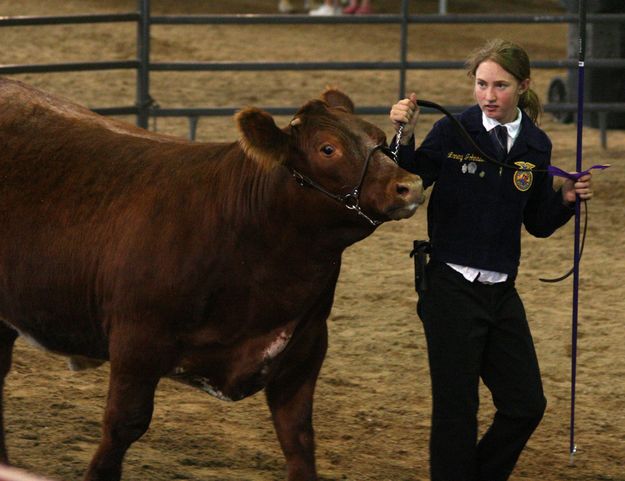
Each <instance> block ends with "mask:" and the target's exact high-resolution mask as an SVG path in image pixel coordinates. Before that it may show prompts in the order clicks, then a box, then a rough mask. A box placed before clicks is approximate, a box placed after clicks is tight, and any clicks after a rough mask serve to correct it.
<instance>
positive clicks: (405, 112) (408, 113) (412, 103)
mask: <svg viewBox="0 0 625 481" xmlns="http://www.w3.org/2000/svg"><path fill="white" fill-rule="evenodd" d="M389 117H390V119H391V122H393V126H394V127H395V130H396V131H399V126H400V125H401V124H404V130H403V132H402V137H401V142H400V143H401V144H403V145H406V144H408V142H409V141H410V139H411V137H412V136H413V135H414V129H415V126H416V125H417V120H418V118H419V106H418V105H417V95H416V94H415V93H414V92H413V93H411V94H410V96H409V97H408V98H406V99H403V100H400V101H399V102H397V103H396V104H395V105H393V106H392V107H391V113H390V115H389Z"/></svg>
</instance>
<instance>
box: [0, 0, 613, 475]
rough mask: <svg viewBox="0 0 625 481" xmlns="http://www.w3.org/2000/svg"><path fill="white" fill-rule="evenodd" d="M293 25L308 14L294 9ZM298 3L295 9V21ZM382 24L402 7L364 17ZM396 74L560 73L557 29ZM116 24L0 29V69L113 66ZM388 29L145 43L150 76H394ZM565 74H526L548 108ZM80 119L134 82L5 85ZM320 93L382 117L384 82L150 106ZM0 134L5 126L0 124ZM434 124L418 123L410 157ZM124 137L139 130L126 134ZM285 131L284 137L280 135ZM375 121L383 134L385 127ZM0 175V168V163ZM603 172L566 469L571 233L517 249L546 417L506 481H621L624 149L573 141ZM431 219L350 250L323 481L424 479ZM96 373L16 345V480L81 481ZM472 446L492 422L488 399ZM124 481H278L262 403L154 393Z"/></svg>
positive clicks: (452, 46) (381, 7)
mask: <svg viewBox="0 0 625 481" xmlns="http://www.w3.org/2000/svg"><path fill="white" fill-rule="evenodd" d="M292 1H293V2H294V3H295V4H299V5H301V4H302V3H303V0H301V1H300V0H292ZM298 2H299V3H298ZM373 3H374V5H375V6H376V8H377V9H378V11H380V12H383V13H393V12H397V11H398V6H399V1H398V0H388V1H386V2H383V1H382V0H379V1H378V0H374V2H373ZM276 5H277V0H255V1H252V0H210V1H200V0H186V1H184V2H176V1H174V0H155V1H154V2H153V13H156V14H163V13H180V14H183V13H188V14H191V13H236V12H241V13H254V12H257V13H271V12H274V11H275V9H276ZM449 6H450V10H451V11H452V12H460V11H464V12H472V13H483V12H499V13H504V12H505V13H509V12H522V13H523V12H525V13H545V12H561V11H562V9H561V7H560V2H559V1H557V0H544V1H538V0H533V1H525V2H516V1H511V0H502V1H496V0H487V1H478V0H474V1H469V0H453V1H451V2H449ZM134 8H135V2H134V1H133V0H106V1H104V0H101V1H96V0H21V1H19V2H14V1H9V0H0V16H4V15H38V14H45V15H52V14H65V13H67V14H70V13H88V12H98V13H103V12H126V11H131V10H133V9H134ZM436 8H437V2H436V1H435V0H428V1H425V0H415V1H414V2H412V6H411V12H414V13H434V12H436ZM409 35H410V37H409V38H410V49H409V58H410V59H415V60H416V59H450V60H460V59H462V58H464V56H465V55H466V53H467V52H468V51H469V50H470V49H473V48H474V47H476V46H478V45H480V44H481V43H482V42H483V41H484V39H486V38H490V37H494V36H500V37H505V38H509V39H511V40H514V41H517V42H520V43H521V44H523V45H524V46H525V47H526V48H527V50H528V51H529V53H530V55H531V56H532V58H533V59H536V60H539V59H545V60H546V59H557V58H564V57H565V56H566V36H567V26H566V25H548V24H547V25H538V26H523V25H514V24H510V25H490V26H477V25H461V24H457V25H453V24H452V25H414V26H411V27H410V31H409ZM135 37H136V34H135V29H134V26H132V25H130V24H114V25H113V24H100V25H74V26H56V27H39V28H34V27H20V28H15V27H11V28H0V46H1V47H2V49H1V53H0V62H1V63H3V64H12V63H47V62H60V61H63V62H70V61H82V60H94V59H98V60H122V59H131V58H133V56H134V55H135V46H134V45H135V44H134V41H135ZM398 42H399V28H398V26H394V25H370V26H353V25H352V26H321V25H316V26H315V25H299V26H298V25H295V26H289V25H282V26H261V25H257V26H242V27H237V26H229V25H220V26H188V27H180V26H176V27H174V26H156V27H154V28H153V32H152V47H153V56H152V58H153V60H156V61H163V60H189V61H191V60H205V61H208V60H233V61H235V60H241V61H243V60H259V61H263V60H266V61H294V60H315V61H321V60H374V61H389V60H396V59H397V58H398V55H399V53H398V52H399V48H398V45H399V44H398ZM556 75H566V72H563V71H552V70H536V71H534V72H533V76H534V87H535V89H536V90H537V92H539V94H540V95H541V96H542V97H543V98H545V95H546V89H547V86H548V84H549V82H550V80H551V79H552V78H553V77H555V76H556ZM13 77H14V78H18V79H21V80H24V81H26V82H29V83H32V84H34V85H37V86H39V87H42V88H45V89H47V90H49V91H52V92H55V93H58V94H62V95H65V96H67V97H69V98H71V99H73V100H74V101H77V102H80V103H83V104H85V105H88V106H90V107H104V106H120V105H131V104H132V103H133V102H134V92H135V86H134V85H135V83H134V82H135V79H134V74H133V73H132V72H128V71H114V72H86V73H63V74H42V75H15V76H13ZM327 84H333V85H336V86H338V87H339V88H341V89H342V90H344V91H345V92H347V93H348V94H349V95H351V96H352V98H353V99H354V101H355V103H356V104H358V105H389V106H390V105H391V104H392V103H393V102H394V101H395V99H396V96H397V88H398V87H397V84H398V78H397V74H396V73H394V72H384V71H356V72H336V71H327V72H324V71H313V72H268V73H258V72H247V73H246V72H241V73H227V72H218V73H155V74H153V76H152V83H151V86H152V89H151V93H152V96H153V97H154V99H155V100H156V101H157V102H158V103H159V104H160V105H161V106H163V107H173V106H190V107H193V106H196V107H201V106H226V107H243V106H246V105H257V106H261V107H262V106H293V107H294V108H295V107H298V106H299V105H301V104H302V103H304V102H305V101H306V100H308V99H310V98H313V97H317V96H318V95H319V93H320V92H321V91H322V90H323V89H324V87H325V86H326V85H327ZM408 86H409V88H410V89H414V90H416V91H417V93H418V95H419V96H420V97H422V98H425V99H429V100H432V101H436V102H439V103H447V104H461V103H469V102H471V85H470V82H469V81H468V80H467V78H466V77H465V75H464V73H463V72H462V71H454V70H452V71H422V72H411V73H410V74H409V76H408ZM0 115H1V112H0ZM437 117H438V116H436V115H423V116H422V120H421V123H420V127H419V130H418V132H417V135H418V136H419V137H422V136H423V135H424V134H425V133H426V132H427V130H428V129H429V127H430V126H431V124H432V122H434V121H435V120H436V118H437ZM129 120H130V121H133V119H132V118H131V119H129ZM276 120H277V122H278V124H279V125H285V124H286V122H287V121H288V119H287V118H280V117H278V118H277V119H276ZM370 120H371V121H373V122H375V123H377V124H378V125H380V126H381V127H382V128H384V129H385V130H386V131H387V132H388V133H389V134H390V133H391V129H390V125H389V123H388V120H387V118H386V117H385V116H372V117H371V118H370ZM542 126H543V128H544V129H545V130H546V131H547V133H548V134H549V135H550V137H551V138H552V140H553V143H554V155H553V163H554V164H555V165H558V166H560V167H562V168H566V169H573V167H574V165H575V145H576V133H575V127H574V126H572V125H563V124H559V123H556V122H554V121H553V120H552V118H551V117H550V116H549V115H545V116H544V117H543V122H542ZM157 127H158V129H159V130H160V131H165V132H169V133H173V134H177V135H181V136H186V135H187V129H188V124H187V120H186V119H172V120H164V119H159V121H158V125H157ZM236 135H237V134H236V129H235V127H234V123H233V121H232V119H231V118H224V117H219V118H210V119H209V118H203V119H201V121H200V122H199V126H198V139H199V140H211V141H222V140H226V141H234V140H235V139H236ZM0 155H1V153H0ZM600 162H610V163H611V164H612V168H610V169H609V170H607V171H604V172H600V173H597V174H596V175H595V177H594V182H595V190H596V195H595V198H594V199H593V200H592V201H591V202H590V220H589V227H588V238H587V242H586V248H585V252H584V258H583V261H582V263H581V275H580V308H579V344H578V346H579V351H578V357H577V361H578V371H577V373H578V378H577V404H576V415H577V418H576V441H577V445H578V453H577V455H576V457H575V462H574V465H572V466H571V465H570V463H569V453H568V448H569V413H570V390H571V382H570V377H571V299H572V281H571V280H570V279H569V280H566V281H564V282H562V283H558V284H544V283H541V282H539V280H538V278H539V277H554V276H557V275H559V274H562V273H564V272H566V271H567V270H568V269H569V268H570V266H571V262H572V261H571V257H572V251H573V222H571V223H569V225H567V226H565V227H564V228H562V229H561V230H560V231H558V232H557V233H556V234H555V235H554V236H552V237H551V238H549V239H542V240H539V239H534V238H531V237H530V236H528V235H525V236H524V237H523V252H524V255H523V260H522V265H521V268H520V274H519V278H518V288H519V291H520V293H521V295H522V297H523V298H524V300H525V303H526V308H527V312H528V316H529V319H530V323H531V327H532V330H533V334H534V339H535V342H536V347H537V350H538V356H539V359H540V362H541V367H542V372H543V377H544V383H545V390H546V395H547V398H548V401H549V405H548V409H547V412H546V415H545V418H544V421H543V423H542V424H541V425H540V427H539V428H538V430H537V431H536V433H535V435H534V436H533V438H532V439H531V440H530V442H529V444H528V446H527V449H526V450H525V451H524V453H523V455H522V457H521V459H520V461H519V464H518V467H517V469H516V470H515V472H514V474H513V475H512V478H511V479H512V480H513V481H521V480H525V481H597V480H614V481H625V287H624V285H625V250H624V249H623V243H624V241H625V227H624V219H625V216H624V214H625V207H624V205H625V172H624V166H625V132H623V131H610V132H609V135H608V148H607V149H606V150H604V149H602V148H601V146H600V138H599V132H598V131H597V130H596V129H592V128H586V129H585V131H584V165H586V166H590V165H593V164H595V163H600ZM425 229H426V223H425V208H422V209H421V210H420V211H419V212H418V213H417V215H416V216H415V217H413V218H412V219H410V220H406V221H402V222H393V223H388V224H385V225H383V226H381V227H380V228H379V229H378V230H377V232H375V233H374V234H373V235H372V236H371V237H369V238H368V239H366V240H364V241H362V242H360V243H359V244H356V245H354V246H353V247H351V248H350V249H348V250H347V251H346V253H345V256H344V265H343V270H342V273H341V277H340V280H339V285H338V289H337V293H336V300H335V304H334V308H333V310H332V313H331V316H330V319H329V329H330V347H329V352H328V356H327V359H326V362H325V364H324V366H323V369H322V372H321V376H320V380H319V383H318V388H317V391H316V397H315V402H316V404H315V414H314V423H315V427H316V435H317V457H318V466H319V472H320V478H321V479H322V480H324V481H339V480H349V481H424V480H427V479H428V474H427V473H428V449H427V444H428V431H429V423H430V408H431V404H430V384H429V374H428V366H427V359H426V357H427V356H426V346H425V340H424V336H423V329H422V326H421V323H420V320H419V319H418V317H417V316H416V314H415V293H414V289H413V283H412V279H413V272H412V260H411V259H410V258H409V257H408V253H409V251H410V248H411V243H412V240H413V239H417V238H424V236H425ZM107 373H108V368H107V367H106V365H105V366H103V367H101V368H99V369H97V370H93V371H89V372H81V373H73V372H70V371H69V370H68V369H67V367H66V361H65V359H63V358H60V357H56V356H53V355H50V354H48V353H44V352H42V351H39V350H37V349H36V348H34V347H31V346H30V345H27V344H26V343H24V342H22V341H21V340H18V342H17V348H16V351H15V356H14V368H13V371H12V373H11V374H10V376H9V378H8V381H7V386H6V403H5V406H6V414H5V416H6V425H7V431H8V434H7V438H8V445H9V448H10V452H11V455H12V460H13V462H14V463H15V464H16V465H17V466H20V467H23V468H25V469H28V470H30V471H32V472H36V473H39V474H41V475H46V476H49V477H51V478H54V479H57V480H64V481H70V480H77V479H80V478H81V476H82V473H83V472H84V469H85V467H86V465H87V463H88V461H89V459H90V457H91V455H92V454H93V452H94V450H95V448H96V445H97V442H98V439H99V433H100V427H99V426H100V419H101V417H102V410H103V406H104V402H105V395H106V385H107ZM482 406H483V408H482V411H481V415H480V418H481V426H482V428H484V427H485V426H487V423H488V420H489V419H490V418H491V416H492V414H493V410H492V407H491V402H490V399H489V397H488V395H487V393H486V392H483V399H482ZM124 479H126V480H167V481H170V480H176V479H178V480H193V481H199V480H202V481H209V480H210V481H277V480H283V479H284V463H283V457H282V454H281V452H280V449H279V447H278V443H277V440H276V438H275V435H274V432H273V428H272V425H271V421H270V417H269V413H268V410H267V408H266V406H265V403H264V397H263V396H262V395H256V396H255V397H252V398H250V399H246V400H244V401H241V402H238V403H225V402H222V401H218V400H216V399H214V398H212V397H209V396H207V395H206V394H204V393H202V392H199V391H194V390H192V389H191V388H189V387H186V386H183V385H178V384H175V383H174V382H171V381H168V380H164V381H163V382H162V383H161V385H160V386H159V389H158V392H157V399H156V410H155V413H154V418H153V422H152V425H151V428H150V430H149V432H148V433H147V434H146V435H145V436H144V437H143V438H142V439H141V440H140V441H139V442H137V443H136V444H135V445H134V446H133V447H132V448H131V449H130V451H129V453H128V455H127V458H126V462H125V474H124Z"/></svg>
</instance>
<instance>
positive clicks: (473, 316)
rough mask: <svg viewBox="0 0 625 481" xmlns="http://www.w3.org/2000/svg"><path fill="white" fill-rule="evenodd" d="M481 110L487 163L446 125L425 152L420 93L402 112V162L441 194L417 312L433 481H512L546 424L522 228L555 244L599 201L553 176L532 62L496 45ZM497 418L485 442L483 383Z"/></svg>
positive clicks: (477, 72) (477, 121)
mask: <svg viewBox="0 0 625 481" xmlns="http://www.w3.org/2000/svg"><path fill="white" fill-rule="evenodd" d="M467 67H468V71H469V72H468V73H469V75H470V77H472V78H473V80H474V94H475V99H476V101H477V105H475V106H473V107H470V108H469V109H467V110H466V111H464V112H462V113H461V114H460V115H459V116H457V118H458V120H459V121H460V122H461V123H462V124H463V125H464V127H465V128H466V130H467V131H468V132H469V134H470V135H471V137H472V138H473V139H474V141H475V142H476V143H477V145H479V146H480V148H481V149H482V150H483V151H484V152H485V153H487V154H488V155H490V156H491V157H496V158H497V159H498V160H500V161H501V162H504V163H506V164H509V165H510V166H512V167H515V166H516V167H518V168H519V169H521V168H523V169H525V170H523V171H522V170H514V169H507V168H502V167H500V166H498V165H495V164H493V163H490V162H486V161H484V159H482V158H481V157H480V156H479V154H478V153H476V151H475V149H474V148H472V146H471V145H469V144H468V142H466V141H465V140H464V139H463V138H462V137H461V136H460V134H459V133H458V132H457V130H456V127H454V125H452V122H451V121H450V120H449V119H447V118H443V119H441V120H439V121H438V122H437V123H436V124H435V125H434V127H433V128H432V130H431V131H430V133H429V134H428V135H427V137H426V138H425V140H424V141H423V143H422V144H421V146H420V147H419V148H418V149H416V150H415V148H414V146H415V140H414V135H413V133H414V129H415V125H416V123H417V119H418V117H419V108H418V107H417V105H416V95H415V94H414V93H413V94H411V95H410V97H409V98H406V99H403V100H401V101H399V102H398V103H396V104H395V105H393V107H392V109H391V113H390V118H391V121H392V122H393V124H394V125H395V127H396V128H397V129H398V128H399V125H400V124H404V130H403V135H402V137H401V142H400V149H399V157H400V160H399V163H400V165H401V166H402V167H404V168H405V169H407V170H409V171H411V172H413V173H416V174H418V175H420V176H421V177H422V179H423V183H424V186H425V187H427V186H431V185H434V187H433V189H432V194H431V197H430V202H429V205H428V236H429V238H430V244H431V255H430V261H429V263H428V266H427V276H428V287H427V290H425V291H420V292H419V301H418V304H417V310H418V313H419V316H420V318H421V320H422V322H423V326H424V331H425V335H426V339H427V343H428V358H429V363H430V375H431V380H432V405H433V409H432V427H431V438H430V473H431V479H432V481H505V480H507V479H508V477H509V476H510V473H511V472H512V469H513V468H514V465H515V463H516V461H517V459H518V457H519V455H520V454H521V451H522V450H523V448H524V446H525V444H526V442H527V440H528V439H529V437H530V436H531V434H532V432H533V431H534V429H535V428H536V427H537V426H538V424H539V422H540V420H541V418H542V416H543V412H544V410H545V406H546V401H545V397H544V395H543V388H542V382H541V378H540V371H539V368H538V361H537V359H536V353H535V350H534V345H533V341H532V337H531V334H530V330H529V326H528V322H527V319H526V316H525V311H524V308H523V304H522V302H521V299H520V298H519V295H518V293H517V291H516V288H515V283H514V281H515V277H516V275H517V270H518V265H519V258H520V240H521V225H524V226H525V229H526V230H527V231H528V232H529V233H530V234H532V235H534V236H537V237H547V236H549V235H551V234H552V233H553V232H554V231H555V230H556V229H558V228H559V227H560V226H562V225H564V224H565V223H566V222H567V221H568V220H569V219H570V217H571V216H572V215H573V213H574V208H573V206H574V202H575V199H576V196H579V197H580V198H581V199H590V198H591V197H592V190H591V180H590V177H591V176H590V174H588V175H585V176H583V177H581V178H580V179H579V180H577V181H576V182H574V181H572V180H566V181H565V182H564V184H563V185H562V187H561V188H560V189H559V190H557V191H556V190H554V188H553V178H552V177H551V176H550V175H548V174H546V173H543V172H532V170H543V169H545V168H546V167H547V166H548V165H549V163H550V156H551V142H550V140H549V138H548V137H547V135H546V134H545V133H544V132H543V131H542V130H540V129H539V128H538V126H537V125H536V122H537V118H538V116H539V114H540V112H541V105H540V101H539V99H538V97H537V96H536V94H535V93H534V91H532V90H531V88H530V62H529V58H528V55H527V53H526V52H525V51H524V50H523V49H522V48H521V47H520V46H518V45H515V44H514V43H511V42H508V41H503V40H493V41H490V42H488V43H487V44H486V45H485V46H484V47H483V48H481V49H479V50H478V51H476V52H475V53H473V54H472V55H471V57H470V58H469V60H468V61H467ZM480 378H481V379H482V380H483V382H484V384H485V385H486V386H487V387H488V388H489V389H490V391H491V394H492V398H493V402H494V404H495V407H496V409H497V411H496V414H495V417H494V420H493V422H492V424H491V426H490V427H489V429H488V430H487V431H486V433H485V434H484V436H483V437H482V438H481V439H480V440H479V441H478V439H477V436H478V430H477V412H478V400H479V397H478V385H479V379H480Z"/></svg>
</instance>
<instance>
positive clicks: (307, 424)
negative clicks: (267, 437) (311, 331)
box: [265, 325, 327, 481]
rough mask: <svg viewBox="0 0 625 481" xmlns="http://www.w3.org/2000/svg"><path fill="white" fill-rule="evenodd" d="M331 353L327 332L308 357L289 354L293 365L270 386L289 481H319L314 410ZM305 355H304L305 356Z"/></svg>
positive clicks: (268, 396) (269, 392) (269, 398)
mask: <svg viewBox="0 0 625 481" xmlns="http://www.w3.org/2000/svg"><path fill="white" fill-rule="evenodd" d="M298 347H299V346H298ZM326 350H327V329H326V328H325V325H324V326H323V332H321V333H319V335H318V336H317V337H316V339H315V340H314V345H313V346H312V349H311V350H307V352H306V353H305V355H306V357H305V358H301V359H300V358H298V353H293V352H289V360H288V363H289V365H290V366H293V367H292V368H290V369H289V370H288V371H285V372H284V373H281V374H280V375H279V376H278V377H276V378H275V379H273V380H272V381H271V382H270V383H269V384H268V385H267V387H266V389H265V392H266V395H267V403H268V404H269V408H270V410H271V414H272V417H273V423H274V426H275V429H276V434H277V435H278V439H279V441H280V446H281V447H282V451H283V453H284V456H285V458H286V463H287V473H288V476H287V479H288V481H317V479H318V478H317V471H316V468H315V441H314V431H313V426H312V407H313V393H314V390H315V383H316V381H317V377H318V376H319V370H320V369H321V364H322V363H323V358H324V357H325V353H326ZM301 354H302V355H304V353H301Z"/></svg>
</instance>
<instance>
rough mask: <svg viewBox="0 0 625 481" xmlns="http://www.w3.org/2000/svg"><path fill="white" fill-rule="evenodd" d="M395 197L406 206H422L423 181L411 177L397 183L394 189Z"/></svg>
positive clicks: (423, 199)
mask: <svg viewBox="0 0 625 481" xmlns="http://www.w3.org/2000/svg"><path fill="white" fill-rule="evenodd" d="M395 190H396V192H397V195H398V196H399V197H400V198H402V199H403V200H404V201H405V202H406V204H412V203H414V204H423V202H424V201H425V195H424V192H423V181H422V180H421V177H419V176H416V175H415V176H412V178H411V179H405V180H403V181H401V182H397V185H396V187H395Z"/></svg>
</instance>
